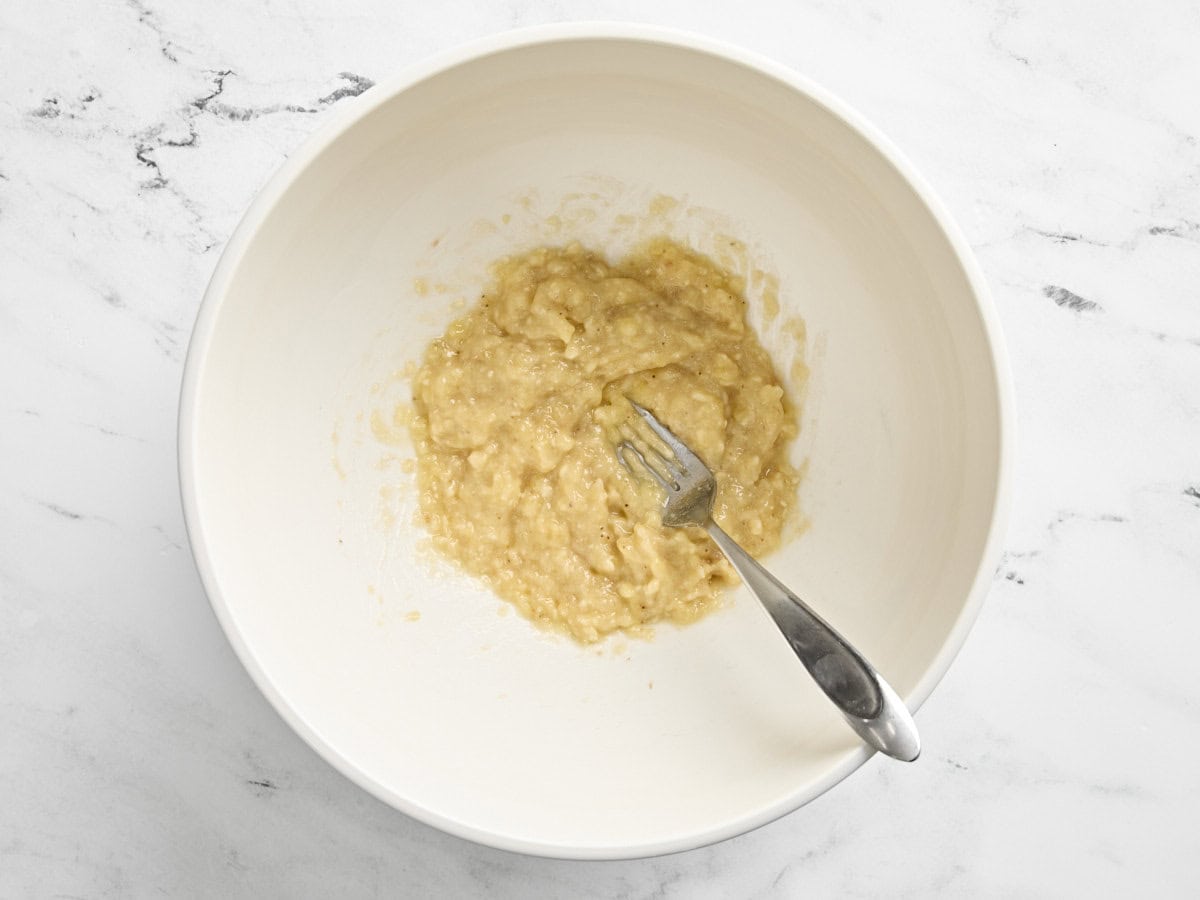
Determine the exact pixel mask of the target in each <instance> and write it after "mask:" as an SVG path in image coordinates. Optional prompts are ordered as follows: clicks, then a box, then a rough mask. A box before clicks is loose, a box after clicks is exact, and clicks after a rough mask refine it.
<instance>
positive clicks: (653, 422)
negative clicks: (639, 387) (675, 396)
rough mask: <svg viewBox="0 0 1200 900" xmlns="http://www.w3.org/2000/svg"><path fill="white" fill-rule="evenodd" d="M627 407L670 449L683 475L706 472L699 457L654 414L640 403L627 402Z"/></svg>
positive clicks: (705, 467)
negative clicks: (692, 472)
mask: <svg viewBox="0 0 1200 900" xmlns="http://www.w3.org/2000/svg"><path fill="white" fill-rule="evenodd" d="M626 399H628V398H626ZM629 405H630V406H632V407H633V409H634V412H636V413H637V414H638V415H639V416H641V417H642V419H643V420H644V421H645V422H646V424H647V425H649V426H650V430H651V431H653V432H654V433H655V434H657V435H658V436H659V437H660V438H661V439H662V441H663V443H665V444H666V445H667V446H668V447H670V448H671V451H672V452H673V453H674V454H675V458H676V460H677V461H678V466H679V468H680V469H682V470H683V474H684V475H687V474H688V473H689V471H691V470H695V471H696V472H700V473H704V472H707V471H708V467H707V466H705V465H704V463H703V461H701V459H700V457H698V456H697V455H696V454H695V453H693V452H692V451H691V450H689V449H688V446H687V444H685V443H684V442H683V441H681V440H680V439H679V438H677V437H676V436H675V433H674V432H672V431H671V429H670V428H668V427H667V426H666V425H664V424H663V423H662V422H660V421H658V419H657V418H655V416H654V413H652V412H650V410H648V409H646V407H644V406H642V405H641V404H640V403H635V402H634V401H633V400H630V401H629Z"/></svg>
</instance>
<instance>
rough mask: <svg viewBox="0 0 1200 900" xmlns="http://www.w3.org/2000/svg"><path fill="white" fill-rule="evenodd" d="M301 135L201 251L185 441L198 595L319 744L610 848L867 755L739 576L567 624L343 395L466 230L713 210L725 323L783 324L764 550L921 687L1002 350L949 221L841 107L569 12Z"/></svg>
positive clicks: (970, 558) (992, 488)
mask: <svg viewBox="0 0 1200 900" xmlns="http://www.w3.org/2000/svg"><path fill="white" fill-rule="evenodd" d="M301 156H302V158H303V162H304V164H303V165H302V166H298V167H297V171H296V172H295V174H294V177H293V178H292V179H291V180H290V181H288V183H287V184H286V185H285V184H283V183H276V184H274V185H273V186H272V188H270V189H269V191H268V194H269V197H271V198H273V199H274V200H275V202H273V203H264V204H263V205H262V208H261V209H260V212H261V215H258V214H254V213H252V215H251V216H250V218H249V220H248V222H247V224H246V225H245V226H244V227H243V231H242V232H239V235H238V236H237V238H235V241H234V242H233V243H232V244H231V247H230V250H229V254H230V259H231V261H232V262H233V263H235V264H233V265H231V266H229V267H227V268H226V269H225V270H224V271H223V272H220V273H219V274H218V278H217V280H216V281H214V285H213V289H212V291H211V293H210V297H209V299H208V301H207V302H208V303H210V304H215V307H214V309H212V310H211V311H210V312H211V315H212V318H211V324H210V331H209V332H208V334H207V335H206V337H205V344H204V346H203V348H202V354H201V356H200V358H199V359H198V360H197V361H195V365H197V366H199V370H198V373H197V377H196V379H195V384H196V385H197V387H196V397H195V404H194V415H195V419H194V422H193V424H192V428H191V430H190V432H189V433H190V435H191V442H190V444H189V445H188V446H186V447H185V448H184V450H183V453H184V463H185V468H187V471H186V472H185V481H187V480H188V479H189V478H190V484H191V485H193V488H192V489H193V490H194V493H195V497H194V518H193V521H192V523H191V524H192V526H193V532H194V534H193V537H194V538H196V540H197V544H198V545H200V549H199V551H198V556H199V557H200V559H201V567H202V569H203V570H205V574H206V578H207V581H208V584H209V589H210V592H211V593H212V594H213V599H214V604H215V606H216V607H217V608H218V611H219V612H220V613H221V614H222V616H223V619H224V621H225V624H226V627H227V628H228V629H229V630H230V631H231V636H232V637H233V639H234V642H235V645H237V646H238V649H239V651H240V652H241V654H242V656H243V659H244V660H246V662H247V665H248V666H249V667H250V669H251V671H252V672H253V673H254V674H255V676H256V678H257V679H258V680H259V683H260V684H261V685H262V686H263V688H264V690H266V692H267V693H268V695H269V696H270V697H271V699H272V700H273V701H274V702H275V703H276V705H277V707H279V708H280V709H281V711H282V712H283V713H284V715H285V716H286V717H287V718H288V719H289V721H290V722H292V724H293V725H294V726H296V727H297V728H298V729H299V730H300V731H301V732H302V733H303V734H304V735H305V736H306V737H307V738H308V739H309V740H310V741H311V742H312V743H314V745H315V746H317V747H318V749H320V750H321V751H322V752H323V753H324V754H325V755H326V756H327V757H328V758H330V759H331V761H333V762H334V763H335V764H337V765H339V767H341V768H342V769H343V771H346V772H347V773H348V774H350V775H351V776H352V777H354V778H356V779H357V780H358V781H359V782H360V783H362V784H364V785H365V786H367V787H369V788H370V789H371V790H373V791H375V792H376V793H377V794H379V795H380V796H382V797H384V798H386V799H388V800H390V801H391V802H393V803H395V804H396V805H398V806H400V807H401V808H402V809H405V810H406V811H408V812H411V813H413V814H416V815H418V816H420V817H422V818H424V819H426V820H427V821H430V822H433V823H435V824H438V825H441V826H443V827H447V828H450V829H452V830H454V831H456V832H458V833H460V834H464V835H467V836H470V837H474V838H477V839H480V840H484V841H487V842H490V843H496V844H500V845H502V846H507V847H512V848H516V849H530V850H534V851H538V852H548V853H561V854H565V855H623V854H628V853H642V852H655V851H660V850H667V849H679V848H681V847H684V846H690V845H694V844H698V843H702V842H704V841H706V840H711V839H715V838H718V837H722V836H726V835H728V834H731V833H734V832H736V831H738V830H742V829H744V828H747V827H750V826H752V825H754V824H758V823H760V822H762V821H765V820H767V819H769V818H771V817H772V816H774V815H777V814H780V813H782V812H784V811H786V810H788V809H790V808H792V807H794V806H796V805H798V804H799V803H801V802H803V801H804V800H806V799H809V798H811V797H813V796H815V795H816V794H817V793H819V792H820V791H822V790H824V789H825V788H826V787H828V786H829V785H830V784H832V783H834V782H836V781H837V780H838V779H839V778H841V777H843V776H844V775H845V774H846V773H847V772H849V771H850V770H851V769H852V768H853V767H854V765H856V764H857V763H858V762H859V761H861V759H862V758H864V756H865V753H864V751H862V750H861V748H859V747H858V745H857V743H856V739H855V737H854V735H853V734H852V733H851V732H850V731H849V729H847V728H846V727H845V726H844V724H843V723H842V722H841V720H840V719H839V717H838V715H837V713H836V712H835V711H834V710H833V709H832V707H831V706H830V705H829V704H828V703H827V702H826V701H825V700H824V699H823V698H822V697H821V696H820V694H819V693H818V692H817V690H816V689H815V688H814V687H813V686H812V685H811V684H810V683H809V680H808V678H807V676H806V675H805V674H804V672H803V671H802V670H801V669H800V668H799V667H798V665H797V664H796V662H795V660H794V658H793V657H792V656H791V653H790V651H789V650H788V648H787V647H786V645H785V644H784V643H783V641H782V640H780V639H779V636H778V634H777V633H776V632H775V631H774V629H773V626H772V624H771V623H770V621H769V619H767V618H766V616H765V614H763V613H762V612H761V610H759V609H758V608H757V606H756V605H755V603H754V602H753V600H752V599H751V598H750V597H749V596H748V595H746V594H744V593H743V592H736V593H735V594H734V595H733V596H731V598H730V601H729V603H728V605H727V608H725V609H723V610H721V611H719V612H717V613H715V614H713V615H711V616H709V617H708V618H706V619H705V620H703V621H701V622H700V623H698V624H696V625H693V626H689V627H687V628H682V629H678V628H673V627H662V628H659V629H658V630H657V632H656V635H655V637H654V639H653V640H650V641H638V640H621V639H616V640H610V641H608V642H606V643H604V644H600V645H597V646H593V647H581V646H578V645H576V644H574V643H572V642H571V641H569V640H568V639H566V638H563V637H559V636H557V635H552V634H546V633H543V632H540V631H538V630H536V629H534V628H533V627H532V626H531V625H529V624H528V623H527V622H525V621H524V620H522V619H521V618H520V617H519V616H517V615H515V614H505V612H506V609H507V607H506V606H505V605H504V604H503V603H501V602H500V601H499V600H497V599H496V598H495V597H494V596H492V595H491V594H490V593H489V592H488V591H487V590H486V588H484V587H483V586H481V585H480V584H478V583H475V582H473V581H472V580H471V579H468V578H466V577H464V576H462V575H461V574H458V573H456V572H455V571H454V570H453V569H452V568H451V567H449V566H447V565H445V564H444V563H441V562H440V561H439V560H438V559H437V558H436V557H435V556H434V555H433V554H431V553H430V552H429V550H428V548H427V547H426V546H425V543H424V539H423V536H422V534H421V532H420V531H419V529H418V528H416V527H415V526H414V524H413V522H412V518H411V514H412V510H413V505H414V497H413V492H412V489H411V478H412V476H411V474H408V473H406V472H405V471H404V465H403V457H404V456H405V454H406V452H409V451H407V450H406V448H405V447H404V440H403V433H402V430H401V431H400V432H399V433H397V434H395V435H390V434H385V435H384V436H385V437H386V438H387V439H388V440H391V441H393V444H394V445H388V444H387V443H386V442H381V441H380V440H379V437H380V430H381V426H380V421H379V419H376V420H375V422H374V425H375V427H374V430H373V429H372V415H373V413H379V412H380V411H382V412H383V414H384V415H385V418H386V415H387V414H388V410H389V407H390V405H392V404H394V403H395V402H397V401H401V400H403V399H404V394H405V391H406V385H405V382H404V378H403V370H404V366H405V364H406V363H409V362H413V361H416V360H418V359H419V358H420V355H421V353H422V351H423V349H424V347H425V346H426V345H427V343H428V342H429V340H430V339H431V338H433V337H434V336H435V335H437V334H438V333H440V332H441V331H442V329H443V328H444V327H445V325H446V323H447V322H448V321H450V319H452V318H453V317H454V316H455V315H456V314H458V313H459V312H460V311H461V309H462V303H463V302H464V301H465V302H470V301H472V300H473V299H474V298H475V297H476V296H477V294H478V291H479V289H480V287H481V285H482V284H483V282H484V281H485V280H486V276H487V264H488V263H489V262H490V261H491V260H492V259H494V258H496V257H497V256H499V255H501V254H504V253H509V252H513V251H516V250H520V249H524V248H527V247H530V246H533V245H537V244H540V243H546V242H565V241H568V240H571V239H576V238H577V239H581V240H583V241H584V242H585V243H590V244H593V245H596V246H599V247H600V248H601V249H604V250H606V251H608V252H609V253H611V254H613V255H618V254H619V253H620V252H622V251H623V250H624V249H627V247H628V245H629V244H630V243H632V242H634V241H636V240H637V239H639V238H640V237H644V236H647V235H648V232H652V231H662V232H666V233H669V234H670V235H671V236H673V237H675V238H677V239H679V240H683V241H686V242H688V243H690V244H692V245H693V246H695V247H697V249H700V250H703V251H705V252H709V253H713V254H719V253H720V252H721V248H722V247H723V246H727V245H728V236H730V235H732V236H734V237H736V238H737V239H740V240H741V241H743V242H745V244H746V249H745V250H744V252H743V251H739V253H741V255H740V256H739V257H738V259H739V260H740V262H739V263H738V264H744V265H746V266H747V267H748V269H747V273H748V275H752V272H753V270H756V269H762V270H763V271H765V272H767V273H768V274H773V275H775V276H777V277H778V281H779V300H780V305H781V307H782V312H781V314H780V316H779V318H778V319H776V320H772V321H767V319H768V318H769V317H766V316H764V315H763V313H762V310H761V308H757V307H756V310H757V311H756V313H755V317H756V322H757V324H758V325H759V326H760V327H761V328H762V330H763V333H764V340H765V341H766V342H767V344H768V346H769V347H770V348H771V349H772V350H773V352H774V353H776V355H777V357H778V359H779V362H780V369H781V373H782V374H784V376H785V378H786V377H787V376H788V374H789V373H790V371H791V369H790V364H789V363H790V357H788V354H789V353H790V352H791V350H789V344H788V337H787V333H786V332H787V329H786V328H785V327H784V325H785V323H786V322H788V321H792V320H794V319H796V318H797V317H798V318H800V319H802V320H803V322H804V323H805V326H806V333H807V337H806V339H805V352H806V354H807V357H808V362H809V365H810V368H811V376H810V378H809V380H808V383H807V387H806V391H805V395H804V397H805V400H804V404H805V405H804V413H803V433H802V435H801V438H800V439H799V441H798V445H797V448H796V454H797V459H798V461H799V462H801V463H802V464H803V465H804V466H805V476H804V480H803V483H802V485H801V501H800V503H801V508H802V509H803V512H804V515H805V518H806V520H807V523H808V525H807V528H806V530H804V531H803V533H802V534H801V535H800V536H798V537H796V538H795V539H794V540H793V541H791V542H790V543H789V544H788V545H787V546H786V547H785V548H784V549H783V550H782V551H780V552H779V553H777V554H775V555H774V556H773V557H772V558H770V559H769V560H767V562H768V564H769V566H770V567H771V568H772V569H773V570H774V571H775V572H776V573H777V574H778V576H779V577H780V578H782V579H783V580H784V581H785V582H787V583H788V584H789V585H791V586H792V587H793V589H794V590H796V591H797V592H798V593H799V594H800V595H801V596H804V597H807V598H808V599H809V600H810V601H811V603H812V605H813V606H814V607H815V608H816V609H817V610H818V611H819V612H820V613H822V614H823V615H824V616H825V617H826V618H827V619H829V620H830V621H831V622H833V623H834V624H835V625H836V626H837V627H838V628H839V629H840V630H841V631H842V632H843V633H844V634H846V635H847V636H848V637H849V638H850V639H851V641H852V642H854V643H855V644H856V645H857V646H858V647H859V648H860V649H861V650H862V651H863V653H864V654H865V655H866V656H867V657H868V658H869V659H871V660H872V661H873V662H874V663H875V665H876V666H877V667H878V668H879V669H880V670H881V671H882V672H883V673H884V675H885V676H886V677H887V678H888V679H889V680H890V681H891V682H892V684H893V685H894V686H895V687H896V689H897V690H898V691H899V692H900V693H901V695H904V696H908V697H909V698H910V700H911V701H918V702H919V700H921V699H923V695H924V693H926V692H927V691H928V690H929V689H930V688H931V686H932V684H933V682H934V681H936V679H937V677H939V676H940V675H941V673H942V671H944V669H945V666H946V665H948V663H949V659H950V657H951V656H952V655H953V652H954V650H956V649H957V643H958V641H960V640H961V631H962V628H961V619H962V617H963V615H964V610H966V609H968V608H969V606H970V604H971V603H973V602H977V600H978V599H979V598H978V591H977V590H976V591H975V592H974V594H973V585H975V582H976V576H977V573H978V571H979V568H980V563H981V558H982V556H983V552H984V546H985V542H986V540H987V537H988V533H989V529H990V528H991V525H992V520H993V512H994V508H995V503H996V491H997V482H998V477H999V476H998V469H999V464H1000V461H999V446H1000V433H999V427H1000V425H999V420H1000V410H999V408H998V399H997V387H996V382H997V378H996V372H995V363H994V360H993V355H992V351H991V347H990V344H989V340H988V336H987V333H986V330H985V328H984V326H983V323H982V319H981V315H980V311H979V307H978V304H977V301H976V298H975V295H974V294H973V292H972V288H971V284H970V283H969V280H968V277H967V275H966V274H965V272H964V269H963V266H962V263H961V261H960V259H959V257H958V256H957V255H956V253H955V250H954V248H953V246H952V245H951V242H950V241H949V240H948V239H947V237H946V235H945V233H944V232H943V230H942V228H941V227H940V226H939V224H938V222H937V220H936V218H935V217H934V216H933V215H932V214H931V213H930V211H929V209H928V208H927V207H926V205H925V204H924V202H923V201H922V199H921V198H920V196H919V195H918V193H917V192H916V191H915V190H914V189H913V188H912V187H911V186H910V184H909V183H908V182H907V181H906V180H905V178H904V177H903V176H902V175H901V174H900V173H899V172H898V171H897V170H896V168H895V167H894V166H893V165H892V164H891V163H890V162H889V161H888V160H887V159H886V158H885V157H884V156H883V155H882V154H881V153H880V152H879V151H878V150H877V149H876V148H875V146H873V145H872V144H871V143H870V142H869V141H868V140H867V139H865V138H864V137H863V136H862V135H861V134H860V133H858V132H857V131H856V130H854V129H853V128H851V127H849V126H848V125H847V124H846V123H845V122H844V121H843V120H842V119H841V118H839V117H838V116H837V115H835V114H834V113H832V112H831V111H829V110H828V109H827V108H826V107H825V106H823V105H822V104H821V103H819V102H817V101H816V100H814V99H812V98H811V97H809V96H807V95H805V94H804V93H801V92H799V91H797V90H795V89H794V88H793V87H791V86H789V85H787V84H784V83H782V82H780V81H777V80H775V79H773V78H771V77H769V76H767V75H765V74H763V73H761V72H759V71H757V70H755V69H753V68H749V67H746V66H743V65H740V64H738V63H736V62H733V61H730V60H727V59H724V58H721V57H718V56H714V55H710V54H708V53H705V52H701V51H698V50H694V49H688V48H686V47H682V46H672V45H668V44H663V43H659V42H652V41H632V40H620V41H618V40H612V39H596V40H584V39H580V40H571V41H562V42H555V43H548V44H534V45H529V46H523V47H516V48H513V49H508V50H506V51H504V52H497V53H493V54H489V55H485V56H482V57H481V58H476V59H473V60H471V61H469V62H465V63H462V64H460V65H457V66H455V67H452V68H450V69H448V70H445V71H442V72H440V73H439V74H436V75H433V76H432V77H429V78H427V79H425V80H423V81H420V82H418V83H416V84H414V85H411V86H409V87H408V88H407V89H405V90H403V91H399V92H393V93H392V95H391V96H389V97H387V98H386V99H383V100H382V101H381V102H377V103H376V104H375V105H374V106H373V107H371V108H369V109H367V110H366V111H365V112H364V113H363V114H362V115H361V116H360V117H359V118H357V119H356V120H355V121H353V122H352V123H350V124H349V125H348V126H347V127H346V128H345V129H344V130H343V131H341V133H339V134H338V135H337V136H336V137H334V138H333V139H332V140H331V141H328V142H327V143H326V144H325V145H324V146H323V147H321V148H319V150H318V151H317V152H315V153H312V152H310V151H309V150H306V151H302V154H301ZM310 157H311V158H310ZM661 197H667V198H674V200H675V201H678V202H677V203H673V202H665V203H664V202H663V201H662V200H661ZM656 198H658V199H656ZM656 203H657V206H656V205H655V204H656ZM748 280H749V282H750V284H751V290H750V293H751V299H752V300H754V299H756V296H755V295H757V294H760V293H761V290H762V289H763V285H764V284H767V283H768V280H762V279H758V278H757V277H750V278H749V279H748ZM796 387H797V388H798V387H799V386H798V385H797V386H796ZM387 424H388V423H387V422H386V421H385V422H384V426H387ZM388 430H389V429H388V428H387V427H384V428H383V431H385V432H386V431H388ZM188 467H190V468H188ZM185 489H186V488H185ZM956 629H957V631H956ZM918 722H919V720H918Z"/></svg>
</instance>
